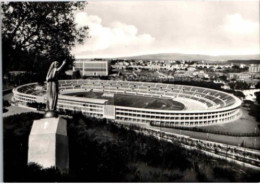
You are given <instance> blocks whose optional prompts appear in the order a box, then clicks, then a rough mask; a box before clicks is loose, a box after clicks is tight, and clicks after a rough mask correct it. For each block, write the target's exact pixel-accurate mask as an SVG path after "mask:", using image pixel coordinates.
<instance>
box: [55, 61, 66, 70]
mask: <svg viewBox="0 0 260 184" xmlns="http://www.w3.org/2000/svg"><path fill="white" fill-rule="evenodd" d="M65 64H66V59H64V60H63V62H62V64H61V66H60V67H59V68H58V69H57V71H58V72H59V71H61V70H62V68H63V67H64V65H65Z"/></svg>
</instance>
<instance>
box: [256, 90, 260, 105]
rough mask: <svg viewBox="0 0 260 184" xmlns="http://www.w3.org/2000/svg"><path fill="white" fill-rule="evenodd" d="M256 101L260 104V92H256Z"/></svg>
mask: <svg viewBox="0 0 260 184" xmlns="http://www.w3.org/2000/svg"><path fill="white" fill-rule="evenodd" d="M255 96H256V101H257V103H258V104H260V92H255Z"/></svg>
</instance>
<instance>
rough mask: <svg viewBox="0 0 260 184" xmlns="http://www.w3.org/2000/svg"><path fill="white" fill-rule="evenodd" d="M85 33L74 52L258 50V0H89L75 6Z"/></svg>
mask: <svg viewBox="0 0 260 184" xmlns="http://www.w3.org/2000/svg"><path fill="white" fill-rule="evenodd" d="M75 21H76V23H77V26H79V27H80V26H88V27H89V35H88V36H89V38H87V39H86V40H85V43H84V44H82V45H79V44H77V45H76V46H75V47H74V48H73V49H72V53H73V54H74V55H75V57H76V58H93V57H99V58H102V57H121V56H134V55H142V54H157V53H186V54H206V55H248V54H259V51H260V47H259V44H260V37H259V1H237V0H232V1H231V0H230V1H224V0H221V1H220V0H207V1H205V0H204V1H202V0H196V1H191V0H186V1H184V0H174V1H164V0H159V1H153V0H138V1H135V0H131V1H119V0H114V1H108V0H106V1H104V0H103V1H101V0H95V1H93V0H89V1H88V5H87V6H86V8H85V9H84V10H82V11H77V12H75Z"/></svg>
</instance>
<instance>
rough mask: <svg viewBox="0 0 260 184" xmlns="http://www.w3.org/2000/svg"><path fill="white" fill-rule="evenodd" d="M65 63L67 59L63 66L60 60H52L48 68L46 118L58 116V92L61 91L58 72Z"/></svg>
mask: <svg viewBox="0 0 260 184" xmlns="http://www.w3.org/2000/svg"><path fill="white" fill-rule="evenodd" d="M65 64H66V60H64V61H63V63H62V64H61V66H60V67H59V62H58V61H54V62H52V64H51V66H50V68H49V70H48V73H47V76H46V82H47V91H46V97H47V103H46V113H45V117H46V118H47V117H55V116H56V113H55V110H56V106H57V101H58V93H59V83H58V73H59V72H60V71H61V70H62V68H63V67H64V65H65Z"/></svg>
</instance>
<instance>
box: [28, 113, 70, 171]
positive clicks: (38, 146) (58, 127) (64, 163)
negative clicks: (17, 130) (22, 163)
mask: <svg viewBox="0 0 260 184" xmlns="http://www.w3.org/2000/svg"><path fill="white" fill-rule="evenodd" d="M29 163H36V164H38V165H40V166H42V167H43V168H44V169H45V168H50V167H55V168H57V169H59V170H60V171H61V172H68V171H69V150H68V137H67V121H66V120H65V119H63V118H60V117H58V118H44V119H40V120H35V121H34V122H33V126H32V129H31V133H30V136H29V148H28V164H29Z"/></svg>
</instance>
